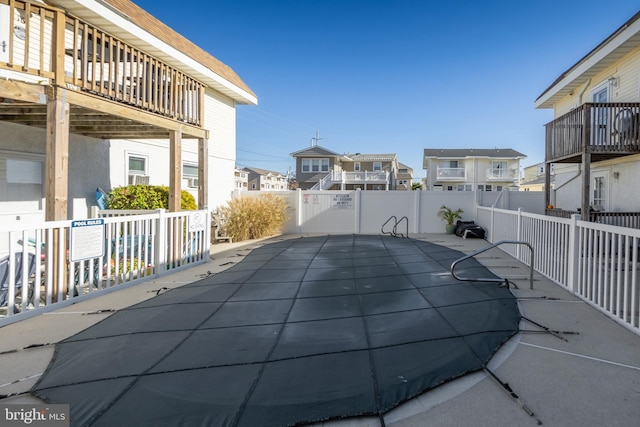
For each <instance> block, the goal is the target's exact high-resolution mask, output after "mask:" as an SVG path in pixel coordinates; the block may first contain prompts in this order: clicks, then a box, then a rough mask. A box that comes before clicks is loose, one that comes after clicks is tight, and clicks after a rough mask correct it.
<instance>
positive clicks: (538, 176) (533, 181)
mask: <svg viewBox="0 0 640 427" xmlns="http://www.w3.org/2000/svg"><path fill="white" fill-rule="evenodd" d="M545 169H546V165H545V163H538V164H535V165H531V166H527V167H525V168H524V169H523V171H524V174H523V177H522V180H521V181H520V191H544V188H545V185H546V177H545ZM553 178H554V164H553V163H552V164H551V188H553V185H554V179H553Z"/></svg>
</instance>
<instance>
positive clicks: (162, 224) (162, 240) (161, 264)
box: [154, 209, 167, 274]
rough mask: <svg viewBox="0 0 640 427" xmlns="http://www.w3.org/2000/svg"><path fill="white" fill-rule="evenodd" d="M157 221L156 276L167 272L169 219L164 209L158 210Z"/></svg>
mask: <svg viewBox="0 0 640 427" xmlns="http://www.w3.org/2000/svg"><path fill="white" fill-rule="evenodd" d="M157 221H158V222H157V225H156V247H155V249H156V250H155V254H154V257H155V259H154V262H155V264H156V274H162V273H164V272H165V271H166V270H167V259H166V249H167V217H166V211H165V210H164V209H158V219H157Z"/></svg>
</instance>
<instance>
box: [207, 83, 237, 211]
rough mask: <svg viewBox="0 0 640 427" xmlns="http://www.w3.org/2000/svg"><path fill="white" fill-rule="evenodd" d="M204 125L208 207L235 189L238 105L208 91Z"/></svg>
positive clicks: (225, 199) (224, 201)
mask: <svg viewBox="0 0 640 427" xmlns="http://www.w3.org/2000/svg"><path fill="white" fill-rule="evenodd" d="M204 127H205V128H206V129H208V130H209V206H208V207H209V209H215V208H216V207H218V206H220V205H223V204H225V203H226V202H227V201H229V200H230V199H231V193H232V192H233V189H234V171H235V163H236V105H235V102H234V101H233V100H232V99H230V98H228V97H226V96H224V95H222V94H220V93H218V92H215V91H212V90H207V91H206V92H205V101H204Z"/></svg>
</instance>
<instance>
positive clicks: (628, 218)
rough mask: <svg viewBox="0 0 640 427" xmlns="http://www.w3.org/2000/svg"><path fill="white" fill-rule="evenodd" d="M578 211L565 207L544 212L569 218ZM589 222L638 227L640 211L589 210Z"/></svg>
mask: <svg viewBox="0 0 640 427" xmlns="http://www.w3.org/2000/svg"><path fill="white" fill-rule="evenodd" d="M579 213H580V212H579V211H577V210H575V211H570V210H565V209H557V208H554V209H546V211H545V214H546V215H547V216H553V217H557V218H571V215H573V214H579ZM589 222H596V223H598V224H607V225H615V226H618V227H627V228H635V229H640V212H593V211H592V212H590V213H589Z"/></svg>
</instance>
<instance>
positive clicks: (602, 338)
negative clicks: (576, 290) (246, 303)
mask: <svg viewBox="0 0 640 427" xmlns="http://www.w3.org/2000/svg"><path fill="white" fill-rule="evenodd" d="M296 237H299V236H281V237H276V238H273V239H268V240H263V241H251V242H240V243H232V244H231V243H221V244H216V245H213V246H212V252H211V257H212V260H211V262H208V263H206V264H202V265H198V266H196V267H193V268H190V269H186V270H182V271H179V272H177V273H173V274H170V275H167V276H163V277H161V278H158V279H154V280H150V281H149V282H145V283H142V284H140V285H137V286H133V287H130V288H126V289H122V290H120V291H118V292H112V293H110V294H107V295H104V296H100V297H97V298H94V299H91V300H87V301H83V302H80V303H77V304H74V305H71V306H68V307H65V308H63V309H60V310H57V311H55V312H51V313H48V314H43V315H41V316H37V317H34V318H30V319H26V320H24V321H22V322H18V323H15V324H11V325H8V326H5V327H3V328H1V329H0V337H1V338H2V339H1V340H0V363H1V364H2V365H1V366H2V367H3V368H2V370H1V372H0V394H2V395H10V394H15V395H14V396H11V397H9V398H7V399H5V400H4V401H3V403H12V402H13V403H19V402H29V403H36V402H38V400H37V399H35V398H34V397H32V396H30V395H26V394H21V393H26V392H27V391H28V390H29V389H30V388H31V386H32V385H33V384H34V383H35V382H36V381H37V380H38V379H39V377H40V375H41V374H42V372H43V371H44V370H45V368H46V367H47V365H48V363H49V361H50V360H51V357H52V355H53V352H54V347H55V346H54V344H55V343H56V342H59V341H61V340H63V339H65V338H67V337H69V336H71V335H74V334H75V333H77V332H80V331H82V330H84V329H86V328H87V327H89V326H91V325H93V324H95V323H97V322H98V321H100V320H102V319H104V318H105V317H107V316H110V315H111V314H112V313H113V310H118V309H121V308H124V307H127V306H130V305H132V304H135V303H137V302H140V301H144V300H146V299H148V298H151V297H152V296H154V295H155V294H156V293H157V291H158V290H160V289H161V288H163V287H164V288H172V287H177V286H182V285H185V284H188V283H192V282H194V281H196V280H199V279H200V278H202V277H204V276H206V275H207V274H208V272H211V273H217V272H221V271H224V270H225V269H227V268H229V267H230V266H231V265H233V264H234V263H236V262H237V261H238V260H239V259H241V258H242V257H243V256H244V255H246V254H247V253H248V252H250V251H251V249H252V248H256V247H259V246H261V245H264V244H265V242H270V241H277V240H278V239H289V238H296ZM410 237H412V238H414V239H419V240H425V241H429V242H431V243H436V244H439V245H442V246H445V247H450V248H452V249H455V250H458V251H461V252H463V253H471V252H474V251H476V250H478V249H480V248H482V247H484V246H486V245H487V242H485V241H482V240H477V239H466V240H463V239H461V238H459V237H456V236H448V235H444V234H434V235H413V236H410ZM477 259H478V261H480V262H481V263H482V264H483V265H484V266H486V267H487V268H489V269H490V270H491V271H492V272H493V273H494V274H496V275H498V276H501V277H506V278H508V279H509V280H510V281H512V282H513V283H515V284H516V285H517V287H518V289H515V290H514V291H513V292H514V294H515V296H516V297H517V298H518V299H519V305H520V311H521V313H522V315H523V316H524V317H526V318H528V319H531V320H533V321H535V322H537V323H539V324H540V325H543V326H545V327H547V328H549V329H551V330H555V331H567V332H572V333H571V334H559V336H560V337H562V338H564V339H561V338H559V337H558V336H556V335H553V334H549V333H546V332H544V333H542V332H541V331H543V329H542V328H540V327H539V326H536V325H535V324H533V323H530V322H527V321H523V322H522V325H521V328H522V329H524V330H526V331H529V332H522V333H519V334H517V335H516V336H515V337H513V338H512V339H511V340H510V341H509V342H508V343H507V344H506V345H505V346H503V348H502V349H501V350H500V351H499V352H498V354H496V356H495V357H494V358H493V359H492V362H491V364H490V368H491V369H492V370H493V372H495V373H496V375H497V377H498V378H499V379H500V380H501V381H503V382H504V383H508V384H509V386H510V387H511V388H512V389H513V391H514V393H516V394H517V396H518V399H517V400H515V399H514V398H512V397H511V396H510V394H509V393H508V392H507V391H506V390H505V388H504V387H503V386H502V385H501V384H499V383H498V381H496V379H494V378H493V377H491V376H489V375H488V374H486V373H484V372H477V373H475V374H471V375H467V376H465V377H462V378H460V379H458V380H455V381H452V382H449V383H447V384H445V385H443V386H440V387H438V388H436V389H434V390H432V391H429V392H427V393H425V394H423V395H421V396H419V397H417V398H415V399H412V400H410V401H408V402H406V403H405V404H403V405H401V406H399V407H398V408H396V409H394V410H392V411H390V412H389V413H387V414H386V415H385V417H384V422H385V425H393V426H424V425H434V426H461V425H473V426H514V425H518V426H520V425H525V426H526V425H536V424H537V423H538V421H540V422H541V423H542V424H544V425H551V426H556V425H557V426H574V425H575V426H603V425H607V426H618V425H619V426H628V425H635V424H636V423H637V420H638V419H640V404H639V403H640V336H638V335H636V334H634V333H633V332H631V331H629V330H627V329H626V328H624V327H623V326H620V325H619V324H617V323H616V322H614V321H613V320H610V319H609V318H608V317H606V316H605V315H604V314H601V313H600V312H598V311H597V310H595V309H593V308H592V307H591V306H589V305H588V304H587V303H585V302H583V301H581V300H580V299H578V298H577V297H575V296H573V295H571V294H570V293H568V292H566V291H565V290H563V289H561V288H560V287H559V286H557V285H555V284H553V283H551V282H550V281H549V280H547V279H546V278H544V277H542V276H540V275H537V274H536V275H535V276H534V279H535V281H534V289H533V290H530V289H529V283H528V274H529V268H528V267H526V266H524V265H523V264H522V263H520V262H518V261H516V260H514V259H513V258H511V257H510V256H508V255H506V254H505V253H503V252H502V251H500V250H497V249H493V250H491V251H488V252H485V253H483V254H481V255H479V256H478V257H477ZM32 346H33V347H32ZM28 347H30V348H28ZM523 406H524V407H526V408H527V409H528V410H530V411H531V412H532V413H533V416H531V415H529V414H528V413H527V411H525V410H524V409H523ZM380 424H381V423H380V420H379V419H378V418H377V417H361V418H352V419H345V420H339V421H329V422H325V423H319V424H316V425H326V426H340V427H342V426H345V427H349V426H379V425H380Z"/></svg>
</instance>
